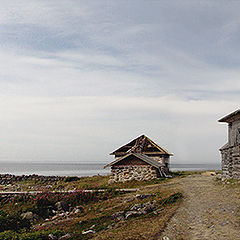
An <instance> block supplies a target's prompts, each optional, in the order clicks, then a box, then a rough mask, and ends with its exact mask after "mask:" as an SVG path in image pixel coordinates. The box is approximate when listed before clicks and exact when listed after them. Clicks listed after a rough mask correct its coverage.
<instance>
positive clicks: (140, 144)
mask: <svg viewBox="0 0 240 240" xmlns="http://www.w3.org/2000/svg"><path fill="white" fill-rule="evenodd" d="M129 152H137V153H142V154H145V155H149V154H155V155H169V156H172V155H173V154H172V153H169V152H168V151H167V150H166V149H164V148H162V147H160V146H159V145H157V144H156V143H155V142H153V141H152V140H151V139H150V138H148V137H147V136H145V135H141V136H139V137H137V138H135V139H133V140H132V141H130V142H129V143H127V144H125V145H123V146H121V147H120V148H118V149H116V150H115V151H113V152H112V153H110V155H117V156H123V155H126V154H127V153H129Z"/></svg>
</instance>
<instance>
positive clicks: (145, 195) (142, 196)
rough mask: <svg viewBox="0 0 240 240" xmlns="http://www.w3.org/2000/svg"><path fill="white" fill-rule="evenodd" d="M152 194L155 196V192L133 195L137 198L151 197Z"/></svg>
mask: <svg viewBox="0 0 240 240" xmlns="http://www.w3.org/2000/svg"><path fill="white" fill-rule="evenodd" d="M153 196H155V194H137V195H136V196H135V197H136V198H138V199H144V198H148V197H153Z"/></svg>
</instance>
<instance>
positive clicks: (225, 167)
mask: <svg viewBox="0 0 240 240" xmlns="http://www.w3.org/2000/svg"><path fill="white" fill-rule="evenodd" d="M219 122H226V123H228V142H227V143H226V144H225V145H224V146H223V147H222V148H221V149H220V152H221V155H222V177H223V178H235V179H240V109H239V110H237V111H235V112H233V113H231V114H229V115H227V116H225V117H223V118H221V119H220V120H219Z"/></svg>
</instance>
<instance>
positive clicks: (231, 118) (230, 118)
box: [218, 109, 240, 123]
mask: <svg viewBox="0 0 240 240" xmlns="http://www.w3.org/2000/svg"><path fill="white" fill-rule="evenodd" d="M237 116H239V119H240V109H238V110H236V111H234V112H232V113H230V114H228V115H227V116H225V117H223V118H221V119H219V120H218V121H219V122H227V123H230V122H232V121H234V119H235V117H237Z"/></svg>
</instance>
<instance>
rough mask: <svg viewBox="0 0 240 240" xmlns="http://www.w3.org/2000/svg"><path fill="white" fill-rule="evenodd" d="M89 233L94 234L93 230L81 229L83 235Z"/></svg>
mask: <svg viewBox="0 0 240 240" xmlns="http://www.w3.org/2000/svg"><path fill="white" fill-rule="evenodd" d="M89 233H92V234H94V233H95V231H93V230H87V231H82V234H83V235H85V234H89Z"/></svg>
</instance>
